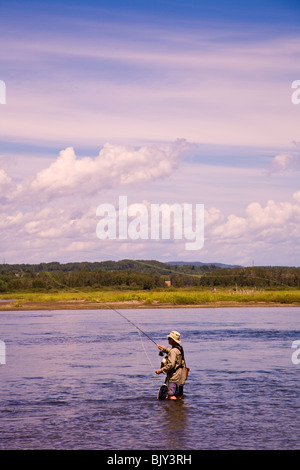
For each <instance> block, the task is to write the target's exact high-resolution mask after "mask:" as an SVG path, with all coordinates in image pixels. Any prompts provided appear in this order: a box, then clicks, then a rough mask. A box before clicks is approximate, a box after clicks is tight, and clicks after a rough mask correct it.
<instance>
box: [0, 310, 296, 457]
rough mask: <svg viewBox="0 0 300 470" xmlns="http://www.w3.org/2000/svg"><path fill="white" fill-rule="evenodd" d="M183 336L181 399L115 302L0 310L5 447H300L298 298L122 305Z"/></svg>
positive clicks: (158, 335)
mask: <svg viewBox="0 0 300 470" xmlns="http://www.w3.org/2000/svg"><path fill="white" fill-rule="evenodd" d="M122 313H123V314H125V315H126V317H127V318H128V319H130V321H132V322H134V323H135V324H137V325H138V326H139V327H140V328H141V329H142V330H143V331H145V332H146V333H147V334H148V335H149V336H150V337H151V338H153V340H154V341H155V342H157V343H159V344H165V345H167V339H166V337H167V335H168V333H169V332H170V331H171V330H178V331H179V332H180V333H181V336H182V345H183V347H184V350H185V356H186V360H187V365H188V366H189V367H190V369H191V371H190V376H189V378H188V381H187V382H186V384H185V387H184V393H185V397H184V399H183V400H180V401H177V402H174V401H160V400H157V398H156V396H157V391H158V388H159V386H160V385H161V384H162V383H163V380H164V377H163V376H162V375H160V376H157V375H155V373H154V371H155V369H157V368H158V367H159V366H160V359H161V358H160V357H159V356H158V349H157V348H156V346H155V345H154V344H153V343H152V342H151V341H149V339H148V338H147V337H146V336H144V335H142V334H141V333H140V332H139V331H138V330H137V329H136V328H134V326H132V325H131V324H130V323H129V322H126V320H124V319H123V318H121V317H120V316H119V315H118V314H117V313H116V312H114V311H112V310H66V311H32V312H29V311H25V312H23V311H22V312H0V328H1V329H0V339H1V340H2V341H3V342H4V343H5V346H6V355H5V357H6V363H5V364H2V365H0V375H1V389H0V397H1V406H0V423H1V426H0V449H10V450H11V449H99V450H101V449H106V450H109V449H118V450H122V449H126V450H128V449H135V450H139V449H145V450H162V449H163V450H178V449H180V450H186V449H188V450H195V449H199V450H200V449H211V450H215V449H299V448H300V427H299V412H300V388H299V377H300V364H299V365H298V364H297V363H294V362H293V361H292V354H293V352H295V350H294V349H293V348H292V343H293V342H294V341H297V340H300V328H299V317H300V308H298V307H292V308H281V307H280V308H279V307H277V308H271V307H268V308H260V307H256V308H250V307H248V308H247V307H246V308H232V309H230V308H218V309H216V308H192V309H185V308H176V309H147V310H137V309H129V310H122Z"/></svg>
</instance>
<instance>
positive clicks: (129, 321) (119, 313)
mask: <svg viewBox="0 0 300 470" xmlns="http://www.w3.org/2000/svg"><path fill="white" fill-rule="evenodd" d="M106 305H107V304H106ZM107 306H108V307H109V308H110V309H111V310H113V311H114V312H116V313H117V314H118V315H120V316H121V317H123V318H124V319H125V320H127V321H128V323H130V324H131V325H133V326H134V327H135V328H136V329H137V330H139V331H140V332H141V333H143V335H145V336H147V338H148V339H150V341H152V343H154V344H155V345H156V346H157V343H156V342H155V341H154V339H152V338H150V336H149V335H147V333H145V331H143V330H142V329H141V328H140V327H139V326H137V325H136V324H135V323H133V322H132V321H131V320H129V318H127V317H125V315H123V313H121V312H119V311H118V310H116V309H115V308H113V307H112V306H111V305H107Z"/></svg>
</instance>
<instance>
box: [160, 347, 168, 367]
mask: <svg viewBox="0 0 300 470" xmlns="http://www.w3.org/2000/svg"><path fill="white" fill-rule="evenodd" d="M158 355H159V356H161V357H163V359H162V361H161V364H160V367H164V366H165V365H166V363H167V361H168V354H167V353H166V352H165V351H159V353H158Z"/></svg>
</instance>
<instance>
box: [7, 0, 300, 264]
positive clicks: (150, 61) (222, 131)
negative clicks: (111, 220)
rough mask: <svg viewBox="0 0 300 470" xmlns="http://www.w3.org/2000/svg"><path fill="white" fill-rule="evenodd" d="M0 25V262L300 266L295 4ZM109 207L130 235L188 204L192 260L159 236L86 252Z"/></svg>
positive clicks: (54, 16) (34, 11) (137, 7)
mask: <svg viewBox="0 0 300 470" xmlns="http://www.w3.org/2000/svg"><path fill="white" fill-rule="evenodd" d="M0 15H1V20H2V21H1V30H0V40H1V42H0V44H1V46H0V64H1V65H0V80H1V82H0V84H1V83H2V84H3V83H4V84H5V90H4V88H3V87H2V88H1V89H0V201H1V205H2V210H1V213H0V231H1V238H0V252H1V253H0V263H4V262H5V263H10V264H12V263H31V264H33V263H41V262H51V261H59V262H61V263H67V262H77V261H102V260H108V259H112V260H118V259H124V258H131V259H144V260H145V259H157V260H160V261H163V262H168V261H201V262H205V263H211V262H218V263H225V264H239V265H243V266H252V265H255V266H261V265H268V266H279V265H281V266H300V246H299V245H300V244H299V241H300V184H299V175H300V126H299V123H300V91H299V92H297V90H300V82H299V84H297V81H298V80H300V30H299V20H300V4H299V1H294V0H285V1H281V0H277V1H269V0H265V1H263V0H260V1H258V0H254V1H251V2H250V1H247V0H246V1H244V2H240V1H226V2H225V1H220V0H218V1H217V0H215V1H214V0H212V1H208V0H207V1H200V0H186V1H183V0H178V1H176V0H175V1H166V0H165V1H163V0H153V1H150V0H148V1H147V2H146V1H144V0H139V1H126V2H125V1H120V0H119V1H117V0H110V1H106V0H105V1H102V0H97V1H92V0H87V1H84V2H83V1H72V2H68V1H59V2H58V1H51V2H48V1H45V2H34V1H14V0H13V1H11V2H2V5H1V6H0ZM293 84H294V85H293ZM293 86H294V88H293ZM1 93H2V95H1ZM1 97H2V100H1ZM3 97H5V102H4V103H3ZM121 196H122V197H125V196H126V198H127V201H128V207H129V206H130V207H131V208H132V212H131V216H129V213H128V223H130V222H134V221H135V222H136V227H137V225H138V224H137V222H138V221H141V219H139V218H138V217H139V214H140V213H138V212H136V214H135V213H134V210H133V208H134V207H137V206H136V205H139V207H140V208H141V206H142V207H144V208H147V210H148V213H149V214H150V213H151V208H152V207H153V206H154V205H155V204H156V205H157V204H159V205H161V204H166V205H168V206H171V205H173V204H178V205H180V207H181V208H182V210H183V208H184V207H185V206H184V204H186V205H189V207H192V208H193V211H194V212H193V213H194V214H195V213H196V208H197V207H199V206H200V205H203V206H204V240H203V244H202V246H201V248H199V249H197V250H187V249H186V241H187V240H186V239H185V238H184V236H182V238H181V239H180V238H177V239H176V238H175V237H174V235H173V232H172V231H171V234H170V236H169V238H168V237H167V238H163V237H162V236H160V237H158V238H156V239H152V238H151V237H148V238H145V237H144V238H142V237H141V236H140V237H139V236H138V231H137V232H136V233H137V236H136V237H135V238H134V237H130V236H129V235H128V236H127V237H120V236H118V234H117V236H116V237H115V238H114V239H112V238H111V237H108V236H107V237H106V238H105V237H103V238H104V239H100V238H99V237H98V236H97V226H98V224H99V221H100V220H106V219H101V217H100V216H99V209H98V208H99V206H101V207H103V205H104V204H108V205H110V207H114V208H115V214H116V220H117V221H119V219H118V215H119V213H120V212H119V209H120V207H119V201H120V197H121ZM97 210H98V212H97ZM134 214H135V215H134ZM182 214H183V212H182ZM111 217H113V215H112V214H111ZM149 217H150V215H149ZM107 220H108V219H107ZM149 220H150V218H149ZM143 223H145V219H144V222H143ZM161 223H162V224H163V222H161ZM195 224H197V221H196V219H194V228H195V227H196V225H195ZM140 227H141V225H140ZM148 228H149V227H148Z"/></svg>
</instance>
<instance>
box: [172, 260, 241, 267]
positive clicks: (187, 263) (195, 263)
mask: <svg viewBox="0 0 300 470" xmlns="http://www.w3.org/2000/svg"><path fill="white" fill-rule="evenodd" d="M168 264H171V265H174V264H175V265H177V266H215V267H216V268H241V267H242V266H240V265H238V264H223V263H202V262H201V261H168Z"/></svg>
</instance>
